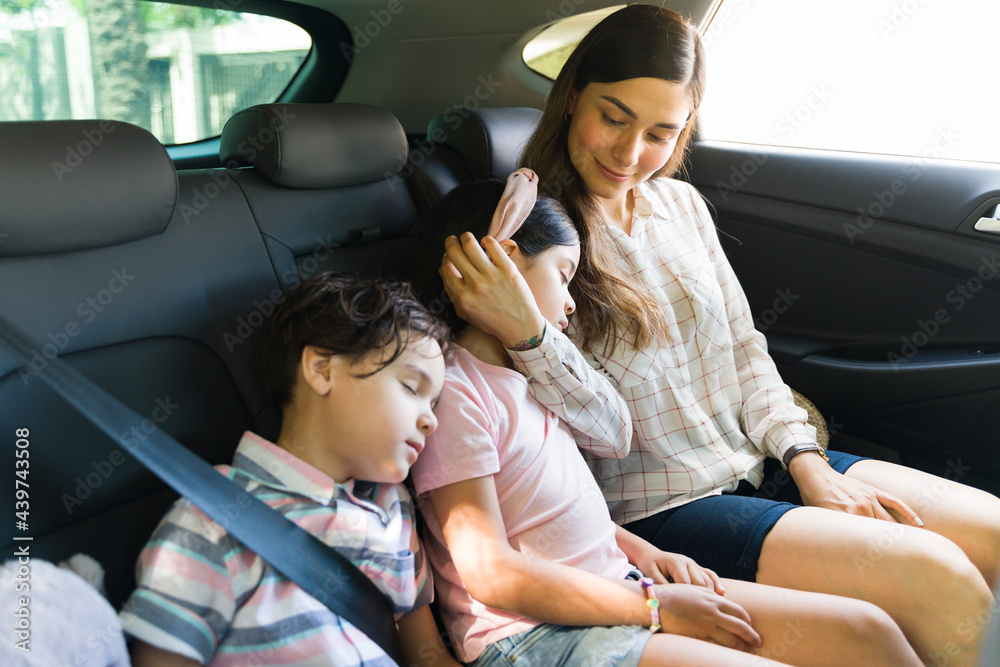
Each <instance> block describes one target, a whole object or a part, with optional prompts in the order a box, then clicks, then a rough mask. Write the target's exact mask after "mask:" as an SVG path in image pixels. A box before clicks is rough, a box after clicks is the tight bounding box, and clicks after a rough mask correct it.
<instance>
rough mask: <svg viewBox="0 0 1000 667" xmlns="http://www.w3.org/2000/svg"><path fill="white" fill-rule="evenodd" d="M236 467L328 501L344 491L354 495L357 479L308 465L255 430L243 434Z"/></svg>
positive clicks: (262, 481) (275, 484)
mask: <svg viewBox="0 0 1000 667" xmlns="http://www.w3.org/2000/svg"><path fill="white" fill-rule="evenodd" d="M233 468H235V469H238V470H239V471H240V472H241V473H243V474H244V475H247V476H248V477H251V478H252V479H254V480H256V481H257V482H259V483H260V484H262V485H264V486H266V487H269V488H272V489H275V490H278V491H285V492H288V493H292V494H294V495H298V496H306V497H308V498H311V499H313V500H315V501H316V502H318V503H321V504H323V505H329V504H330V503H331V502H332V501H333V499H334V498H335V497H336V496H337V495H338V487H339V489H340V490H341V492H346V493H348V494H349V495H352V496H353V495H354V479H349V480H347V481H346V482H344V483H342V484H340V483H338V482H335V481H334V480H333V478H332V477H330V476H329V475H327V474H326V473H324V472H321V471H320V470H318V469H316V468H315V467H313V466H311V465H309V464H308V463H306V462H305V461H303V460H302V459H300V458H299V457H297V456H295V455H294V454H292V453H291V452H289V451H288V450H287V449H282V448H281V447H278V446H277V445H276V444H274V443H273V442H269V441H267V440H265V439H264V438H262V437H260V436H259V435H257V434H256V433H251V432H250V431H247V432H246V433H244V434H243V438H242V439H241V440H240V444H239V446H238V447H237V448H236V454H235V456H234V457H233Z"/></svg>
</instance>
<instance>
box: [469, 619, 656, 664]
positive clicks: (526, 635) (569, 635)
mask: <svg viewBox="0 0 1000 667" xmlns="http://www.w3.org/2000/svg"><path fill="white" fill-rule="evenodd" d="M652 635H653V633H652V632H650V630H649V628H644V627H641V626H638V625H615V626H610V627H605V626H582V627H574V626H569V625H553V624H551V623H545V624H543V625H539V626H536V627H534V628H531V629H530V630H525V631H524V632H519V633H518V634H516V635H512V636H510V637H506V638H504V639H501V640H499V641H496V642H493V643H492V644H490V645H489V646H487V647H486V650H485V651H483V653H482V655H480V656H479V657H478V658H477V659H476V660H475V661H474V662H471V663H469V664H470V665H472V666H473V667H500V666H501V665H504V666H505V667H510V666H511V665H515V666H516V667H558V666H559V665H570V666H576V665H587V667H619V666H621V667H626V666H627V667H635V666H636V665H638V664H639V657H640V656H641V655H642V652H643V650H644V649H645V648H646V642H647V641H649V638H650V637H651V636H652Z"/></svg>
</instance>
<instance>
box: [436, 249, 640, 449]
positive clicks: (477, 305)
mask: <svg viewBox="0 0 1000 667" xmlns="http://www.w3.org/2000/svg"><path fill="white" fill-rule="evenodd" d="M484 248H485V252H484ZM445 249H446V251H447V260H446V262H445V265H444V266H443V267H442V269H441V278H442V281H443V282H444V287H445V291H446V292H447V294H448V297H449V298H450V299H451V300H452V303H453V304H454V305H455V309H456V311H457V312H458V314H459V315H460V316H461V317H462V318H463V319H465V320H466V321H467V322H470V323H472V324H473V325H475V326H476V327H477V328H479V329H481V330H482V331H484V332H486V333H488V334H491V335H493V336H495V337H496V338H497V339H499V340H500V342H501V343H503V345H504V347H506V348H507V350H508V353H509V354H510V356H511V359H512V360H513V362H514V365H515V366H516V367H517V369H518V371H520V372H521V373H522V374H523V375H524V376H525V377H526V378H527V379H528V391H529V393H531V395H532V396H534V398H535V400H537V401H538V402H539V403H541V404H542V405H544V406H545V407H546V408H548V409H549V410H551V411H552V412H554V413H555V414H556V415H558V416H559V418H560V419H562V420H563V421H564V422H566V424H568V425H569V427H570V429H572V431H573V435H574V437H575V438H576V441H577V444H578V445H579V446H580V447H581V448H583V449H585V450H587V451H588V452H591V453H593V454H595V455H596V456H601V457H604V458H623V457H624V456H626V455H627V454H628V452H629V446H630V444H631V442H632V417H631V415H630V414H629V411H628V404H627V403H626V402H625V399H623V398H622V397H621V395H619V394H618V391H617V390H616V388H615V386H614V385H613V384H612V383H611V381H610V380H609V379H608V378H607V377H606V376H605V375H604V374H603V373H601V372H600V371H597V370H594V369H593V368H592V367H591V366H590V364H588V363H587V361H586V360H585V359H584V357H583V355H582V354H581V353H580V351H579V350H578V349H577V347H576V346H575V345H574V344H573V343H572V342H571V341H570V340H569V339H568V338H567V337H566V336H565V335H564V334H563V333H562V332H560V331H558V330H557V329H556V328H555V327H553V326H552V325H551V324H548V323H546V322H545V319H544V318H542V315H541V313H540V312H539V311H538V306H537V305H535V302H534V299H533V298H532V296H531V291H530V290H529V289H528V287H527V285H526V284H525V283H524V279H523V278H521V274H520V273H519V272H518V270H517V267H515V266H514V263H513V262H512V261H511V260H510V258H509V257H508V256H507V253H505V252H504V251H503V249H502V248H501V247H500V244H499V243H497V242H496V241H495V240H494V239H492V238H490V237H486V238H484V239H483V241H482V247H480V244H479V243H477V242H476V239H475V237H474V236H473V235H472V234H463V235H462V238H461V240H459V239H456V238H455V237H450V238H449V239H447V240H446V241H445ZM512 348H513V349H512Z"/></svg>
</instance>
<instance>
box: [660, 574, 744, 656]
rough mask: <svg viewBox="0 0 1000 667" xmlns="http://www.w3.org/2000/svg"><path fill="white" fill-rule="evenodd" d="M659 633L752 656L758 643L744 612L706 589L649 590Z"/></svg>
mask: <svg viewBox="0 0 1000 667" xmlns="http://www.w3.org/2000/svg"><path fill="white" fill-rule="evenodd" d="M653 590H654V591H655V593H656V597H657V599H658V600H659V601H660V623H661V624H662V625H663V631H664V632H669V633H672V634H677V635H684V636H686V637H693V638H695V639H701V640H703V641H710V642H715V643H716V644H720V645H722V646H727V647H729V648H734V649H736V650H738V651H747V652H753V649H754V648H756V647H758V646H760V644H761V639H760V635H759V634H757V631H756V630H754V629H753V627H752V626H751V625H750V614H748V613H747V612H746V610H745V609H744V608H743V607H741V606H739V605H738V604H736V603H735V602H732V601H731V600H727V599H726V598H724V597H722V596H721V595H716V594H715V593H713V592H712V591H710V590H708V589H707V588H702V587H700V586H689V585H686V584H665V585H662V586H656V587H655V588H654V589H653Z"/></svg>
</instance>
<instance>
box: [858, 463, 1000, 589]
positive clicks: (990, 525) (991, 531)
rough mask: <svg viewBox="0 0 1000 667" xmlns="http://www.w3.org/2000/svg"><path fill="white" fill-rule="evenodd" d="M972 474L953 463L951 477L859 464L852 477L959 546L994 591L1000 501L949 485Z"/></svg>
mask: <svg viewBox="0 0 1000 667" xmlns="http://www.w3.org/2000/svg"><path fill="white" fill-rule="evenodd" d="M966 472H968V469H967V468H966V467H965V466H963V465H962V462H961V460H959V461H956V462H953V464H952V467H951V469H950V470H949V471H948V475H946V477H937V476H935V475H930V474H927V473H925V472H921V471H919V470H914V469H912V468H906V467H904V466H899V465H895V464H893V463H886V462H884V461H858V462H857V463H855V464H854V465H852V466H851V467H850V468H848V470H847V475H848V476H849V477H854V478H855V479H859V480H861V481H862V482H865V483H866V484H870V485H871V486H874V487H876V488H878V489H882V490H883V491H886V492H888V493H891V494H892V495H894V496H896V497H898V498H901V499H902V500H903V501H904V502H906V503H907V504H908V505H909V506H910V507H911V508H913V510H914V511H915V512H916V513H917V514H918V515H920V518H921V519H923V521H924V525H925V528H926V529H927V530H930V531H933V532H935V533H938V534H939V535H944V536H945V537H947V538H948V539H949V540H951V541H952V542H954V543H955V544H957V545H958V547H959V548H960V549H961V550H962V551H964V552H965V555H966V556H968V557H969V560H970V561H972V563H973V565H975V566H976V568H978V570H979V572H980V573H981V574H982V575H983V578H984V579H985V580H986V583H987V584H988V585H989V586H990V587H991V588H992V587H993V586H995V585H996V583H997V578H998V575H1000V498H997V497H996V496H994V495H992V494H989V493H986V492H985V491H981V490H979V489H975V488H973V487H971V486H966V485H965V484H960V483H958V481H952V479H947V477H952V478H954V479H956V480H960V479H961V478H962V476H963V475H964V474H965V473H966Z"/></svg>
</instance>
